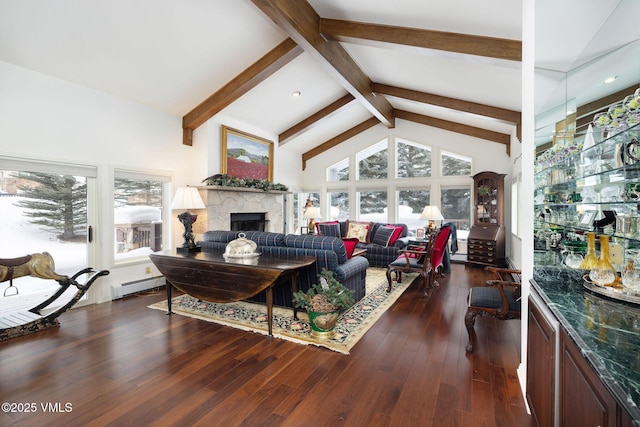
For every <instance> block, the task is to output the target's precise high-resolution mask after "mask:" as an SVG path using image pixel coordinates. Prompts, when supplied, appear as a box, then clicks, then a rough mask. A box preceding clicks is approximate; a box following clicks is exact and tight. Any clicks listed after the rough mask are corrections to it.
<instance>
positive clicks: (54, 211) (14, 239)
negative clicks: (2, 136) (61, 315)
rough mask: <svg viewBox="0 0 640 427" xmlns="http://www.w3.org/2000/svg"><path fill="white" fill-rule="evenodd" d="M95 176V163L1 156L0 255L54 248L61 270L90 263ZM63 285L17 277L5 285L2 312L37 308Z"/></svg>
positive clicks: (0, 286)
mask: <svg viewBox="0 0 640 427" xmlns="http://www.w3.org/2000/svg"><path fill="white" fill-rule="evenodd" d="M95 175H96V173H95V168H92V167H85V166H75V165H61V164H52V163H45V162H33V161H24V160H16V159H10V158H9V159H7V158H0V212H1V214H0V215H1V217H2V219H1V220H0V239H1V240H2V242H3V243H2V245H0V258H16V257H20V256H24V255H28V254H33V253H41V252H48V253H49V254H51V256H52V257H53V259H54V261H55V268H56V271H57V272H58V273H59V274H64V275H73V274H75V273H76V272H78V271H79V270H81V269H83V268H85V267H87V266H88V265H89V258H90V250H89V248H90V245H89V242H90V239H91V238H92V231H93V230H92V227H91V225H90V223H89V220H88V214H89V212H90V207H89V200H90V197H89V196H90V194H89V192H90V191H92V188H93V186H94V181H95V180H94V178H95ZM57 287H58V285H57V282H55V281H49V280H42V279H36V278H31V277H23V278H19V279H16V280H14V281H13V286H10V282H9V281H7V282H3V283H0V312H10V311H16V310H23V309H26V308H31V307H33V306H34V305H36V304H37V303H38V302H41V301H43V300H44V299H46V296H47V295H50V294H51V293H52V292H53V291H54V290H55V289H57ZM74 290H75V287H74ZM74 290H71V289H70V291H72V292H69V294H71V295H72V294H73V293H75V292H74ZM68 298H70V295H65V296H63V297H62V298H60V301H61V303H64V302H65V301H67V300H68ZM86 300H87V299H86V298H85V301H86Z"/></svg>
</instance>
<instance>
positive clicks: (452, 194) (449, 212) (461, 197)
mask: <svg viewBox="0 0 640 427" xmlns="http://www.w3.org/2000/svg"><path fill="white" fill-rule="evenodd" d="M441 195H442V198H441V202H440V203H441V204H440V206H441V209H440V211H441V212H442V216H443V217H444V220H445V221H446V222H454V223H455V224H456V228H457V229H458V230H469V221H470V218H471V187H455V188H454V187H451V188H447V187H443V188H442V189H441Z"/></svg>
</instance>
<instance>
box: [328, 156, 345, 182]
mask: <svg viewBox="0 0 640 427" xmlns="http://www.w3.org/2000/svg"><path fill="white" fill-rule="evenodd" d="M327 181H349V158H346V159H343V160H341V161H339V162H338V163H336V164H334V165H331V166H329V167H328V168H327Z"/></svg>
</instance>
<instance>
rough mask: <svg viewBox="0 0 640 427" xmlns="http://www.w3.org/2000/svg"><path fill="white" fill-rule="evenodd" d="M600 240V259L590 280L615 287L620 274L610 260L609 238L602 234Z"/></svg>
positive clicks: (591, 273)
mask: <svg viewBox="0 0 640 427" xmlns="http://www.w3.org/2000/svg"><path fill="white" fill-rule="evenodd" d="M598 237H599V239H600V258H598V262H597V264H596V267H595V268H594V269H592V270H591V272H590V273H589V278H590V279H591V280H593V281H594V282H596V283H597V284H599V285H601V286H613V285H615V282H616V278H617V277H618V274H617V273H616V270H615V269H614V268H613V265H612V264H611V260H610V258H609V236H607V235H606V234H602V235H600V236H598Z"/></svg>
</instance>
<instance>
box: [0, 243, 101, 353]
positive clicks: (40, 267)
mask: <svg viewBox="0 0 640 427" xmlns="http://www.w3.org/2000/svg"><path fill="white" fill-rule="evenodd" d="M83 274H88V275H89V276H88V278H87V280H86V281H85V282H84V283H78V282H77V281H76V279H77V278H78V277H80V276H81V275H83ZM108 274H109V271H108V270H100V271H98V270H94V269H92V268H85V269H83V270H80V271H79V272H77V273H76V274H74V275H73V276H72V277H69V276H63V275H60V274H58V273H56V272H55V264H54V261H53V257H52V256H51V255H50V254H49V253H47V252H43V253H41V254H32V255H26V256H23V257H19V258H11V259H2V258H0V283H1V282H6V281H7V280H8V281H9V286H8V287H7V288H6V289H5V291H4V296H5V297H8V296H11V295H16V294H18V289H17V287H15V286H14V285H13V279H17V278H18V277H23V276H32V277H37V278H40V279H45V280H55V281H56V282H58V284H59V285H60V287H59V288H58V290H56V292H54V294H53V295H52V296H51V297H49V298H48V299H46V300H45V301H43V302H41V303H40V304H38V305H36V306H35V307H33V308H30V309H28V310H26V311H18V312H13V313H9V314H6V315H2V316H0V341H5V340H8V339H9V338H15V337H19V336H21V335H26V334H29V333H32V332H37V331H41V330H44V329H48V328H51V327H53V326H58V325H59V324H60V322H59V321H58V316H60V315H61V314H62V313H64V312H65V311H67V310H68V309H70V308H71V307H73V306H74V305H75V304H76V303H77V302H78V301H79V300H80V298H82V297H83V296H84V294H85V293H86V292H87V290H88V289H89V287H90V286H91V285H92V284H93V282H94V281H95V280H96V279H97V278H98V277H101V276H106V275H108ZM71 285H73V286H75V287H76V288H78V291H77V292H76V293H75V295H74V296H73V298H71V300H69V301H68V302H67V303H66V304H64V305H63V306H61V307H59V308H57V309H56V310H53V311H52V312H51V313H49V314H46V315H42V314H41V313H40V312H41V311H42V310H43V309H45V308H46V307H48V306H49V305H51V303H53V302H54V301H55V300H57V299H58V298H60V296H61V295H62V294H63V293H64V292H65V291H66V290H67V289H68V288H69V286H71Z"/></svg>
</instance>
